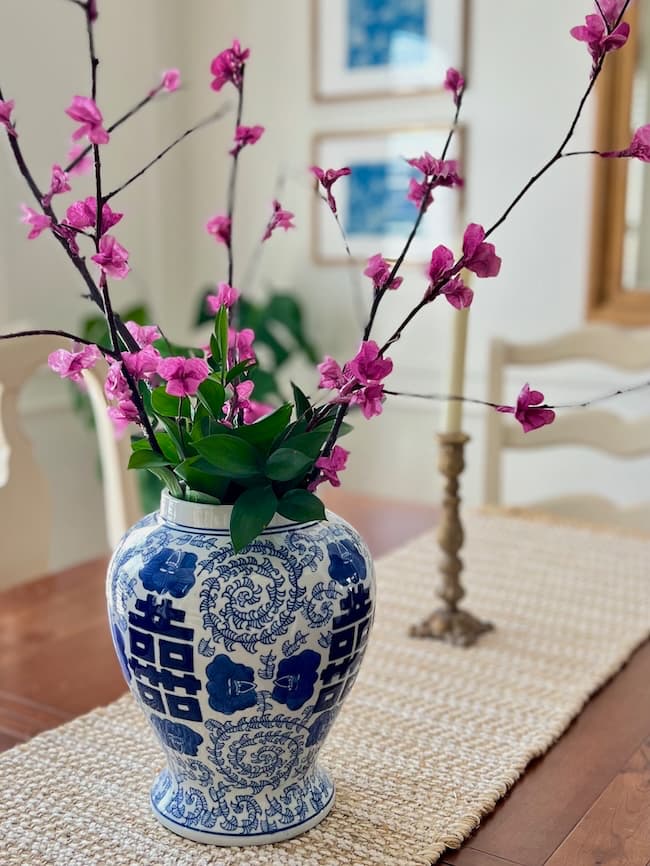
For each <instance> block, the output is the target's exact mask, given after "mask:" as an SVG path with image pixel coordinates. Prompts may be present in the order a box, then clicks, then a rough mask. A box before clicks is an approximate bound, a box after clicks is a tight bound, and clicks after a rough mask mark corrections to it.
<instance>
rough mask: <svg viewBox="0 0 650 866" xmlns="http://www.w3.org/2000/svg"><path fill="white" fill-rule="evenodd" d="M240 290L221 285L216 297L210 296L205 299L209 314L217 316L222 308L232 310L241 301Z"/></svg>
mask: <svg viewBox="0 0 650 866" xmlns="http://www.w3.org/2000/svg"><path fill="white" fill-rule="evenodd" d="M239 294H240V293H239V289H235V288H234V287H233V286H229V285H228V283H219V284H218V286H217V294H216V295H208V296H207V298H206V299H205V306H206V309H207V311H208V312H209V313H212V315H213V316H216V315H217V313H218V312H219V310H220V309H221V308H222V307H227V308H228V309H230V308H231V307H232V305H233V304H236V303H237V300H238V299H239Z"/></svg>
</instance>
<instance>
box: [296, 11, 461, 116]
mask: <svg viewBox="0 0 650 866" xmlns="http://www.w3.org/2000/svg"><path fill="white" fill-rule="evenodd" d="M466 6H467V0H452V2H449V0H312V7H313V8H312V30H313V39H312V43H313V44H312V50H313V64H312V69H313V93H314V97H315V98H316V99H317V100H332V99H355V98H357V99H359V98H362V99H365V98H368V97H374V96H384V97H386V96H397V95H400V94H405V95H408V94H414V93H423V92H432V91H436V90H439V89H440V88H441V87H442V82H443V80H444V77H445V72H446V71H447V69H448V68H449V67H450V66H455V67H457V68H462V66H463V60H464V43H465V26H466V24H465V19H466V14H465V13H466Z"/></svg>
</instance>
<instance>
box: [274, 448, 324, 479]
mask: <svg viewBox="0 0 650 866" xmlns="http://www.w3.org/2000/svg"><path fill="white" fill-rule="evenodd" d="M313 462H314V461H313V459H312V458H311V457H308V456H307V455H306V454H303V453H302V452H300V451H295V450H294V449H293V448H278V450H277V451H274V452H273V454H271V456H270V457H269V459H268V460H267V461H266V465H265V467H264V472H265V474H266V476H267V478H272V479H273V481H291V480H292V479H293V478H298V477H299V476H300V475H304V474H305V472H306V471H307V469H308V468H309V467H310V466H311V464H312V463H313Z"/></svg>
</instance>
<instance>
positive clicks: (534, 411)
mask: <svg viewBox="0 0 650 866" xmlns="http://www.w3.org/2000/svg"><path fill="white" fill-rule="evenodd" d="M543 401H544V395H543V394H542V392H541V391H531V390H530V386H529V385H528V383H526V384H525V385H524V387H523V388H522V389H521V391H520V392H519V396H518V397H517V405H516V406H497V412H509V413H510V414H513V415H514V416H515V418H516V419H517V421H519V423H520V424H521V426H522V427H523V428H524V433H530V431H531V430H537V429H538V428H539V427H544V425H546V424H552V423H553V421H555V412H554V411H553V410H552V409H547V408H545V407H544V406H540V405H539V404H540V403H543Z"/></svg>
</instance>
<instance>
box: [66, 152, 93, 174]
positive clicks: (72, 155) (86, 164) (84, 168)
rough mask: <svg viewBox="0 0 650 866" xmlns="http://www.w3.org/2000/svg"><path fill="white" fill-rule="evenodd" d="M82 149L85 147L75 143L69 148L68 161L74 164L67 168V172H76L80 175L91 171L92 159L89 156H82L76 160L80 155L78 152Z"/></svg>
mask: <svg viewBox="0 0 650 866" xmlns="http://www.w3.org/2000/svg"><path fill="white" fill-rule="evenodd" d="M84 150H85V148H83V147H81V146H79V145H75V146H74V147H71V148H70V150H69V151H68V159H69V160H70V162H74V163H75V164H74V165H73V166H72V168H70V169H68V174H76V175H79V176H81V175H84V174H88V173H89V172H90V171H92V168H93V160H92V158H91V157H90V156H82V157H81V158H80V159H79V161H78V162H77V158H78V157H79V156H80V154H82V153H83V151H84Z"/></svg>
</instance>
